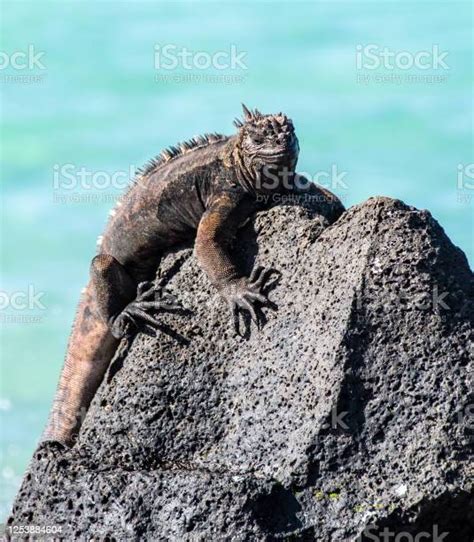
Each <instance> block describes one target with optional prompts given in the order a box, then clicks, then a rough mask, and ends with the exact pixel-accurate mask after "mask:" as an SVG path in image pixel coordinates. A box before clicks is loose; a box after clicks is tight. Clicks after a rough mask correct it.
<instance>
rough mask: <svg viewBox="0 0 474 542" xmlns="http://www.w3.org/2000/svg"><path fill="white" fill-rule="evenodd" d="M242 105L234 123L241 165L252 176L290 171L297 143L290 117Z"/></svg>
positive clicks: (295, 157) (293, 164)
mask: <svg viewBox="0 0 474 542" xmlns="http://www.w3.org/2000/svg"><path fill="white" fill-rule="evenodd" d="M242 107H243V112H244V114H243V120H240V119H236V120H235V121H234V125H235V126H236V127H237V128H238V129H239V132H238V134H237V150H238V155H239V161H240V162H241V163H242V166H243V168H244V169H245V170H246V171H247V172H248V173H250V176H252V177H253V178H255V179H261V178H262V176H263V178H265V177H266V176H267V174H270V175H272V174H273V175H275V173H277V174H278V173H281V172H283V173H284V172H288V173H290V174H291V173H293V172H294V170H295V167H296V162H297V160H298V153H299V145H298V138H297V137H296V135H295V130H294V127H293V122H292V121H291V119H289V118H288V117H287V116H286V115H284V114H283V113H278V114H276V115H264V114H262V113H260V111H258V110H257V109H254V110H253V111H251V110H249V109H248V108H247V107H246V106H245V105H243V104H242Z"/></svg>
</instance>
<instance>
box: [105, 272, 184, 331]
mask: <svg viewBox="0 0 474 542" xmlns="http://www.w3.org/2000/svg"><path fill="white" fill-rule="evenodd" d="M156 309H161V310H162V311H170V312H173V311H177V310H182V309H183V306H182V305H181V304H180V303H179V301H178V300H177V299H176V297H175V296H174V295H172V294H170V293H169V292H167V291H166V290H165V289H164V288H157V287H156V285H155V284H154V283H153V282H150V281H146V282H140V284H139V285H138V287H137V297H136V298H135V299H134V301H132V302H131V303H129V304H128V305H127V306H126V307H125V308H124V309H123V310H122V312H121V313H120V314H119V315H118V316H117V317H116V318H115V319H114V321H113V323H112V327H111V331H112V335H113V336H114V337H116V338H117V339H121V338H122V337H128V336H130V335H131V334H132V332H133V331H134V328H135V329H137V328H139V322H140V321H141V322H144V323H145V324H146V326H147V327H148V328H151V329H153V330H155V332H157V330H158V328H159V326H160V321H159V320H157V319H156V318H154V317H153V316H152V315H151V314H150V312H152V311H153V310H156Z"/></svg>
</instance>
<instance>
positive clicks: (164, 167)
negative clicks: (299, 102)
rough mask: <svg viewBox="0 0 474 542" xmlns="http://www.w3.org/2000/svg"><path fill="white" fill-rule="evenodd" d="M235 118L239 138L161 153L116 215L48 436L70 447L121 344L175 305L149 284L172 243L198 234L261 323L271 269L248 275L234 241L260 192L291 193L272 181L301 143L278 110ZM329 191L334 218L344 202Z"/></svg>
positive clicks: (201, 252)
mask: <svg viewBox="0 0 474 542" xmlns="http://www.w3.org/2000/svg"><path fill="white" fill-rule="evenodd" d="M234 124H235V125H236V126H237V128H238V133H237V134H236V135H235V136H232V137H226V136H219V135H217V134H214V135H211V136H205V137H202V138H198V139H197V140H196V139H195V140H193V141H191V142H189V143H185V144H182V145H181V146H180V148H179V149H177V148H171V149H170V150H168V151H164V153H162V155H161V156H160V158H159V159H157V160H155V161H152V162H151V163H150V164H149V165H148V167H147V168H146V169H145V170H144V171H142V172H140V173H139V175H138V177H137V180H136V183H135V184H134V185H133V186H132V188H131V189H130V190H129V191H128V192H127V194H125V196H124V197H123V199H122V201H121V203H120V204H119V205H118V206H117V207H116V209H115V210H114V211H113V215H112V217H111V218H110V220H109V222H108V224H107V226H106V229H105V231H104V234H103V237H102V242H101V244H100V248H99V251H98V255H97V256H96V257H95V258H94V259H93V260H92V263H91V274H90V281H89V283H88V285H87V287H86V288H85V290H84V293H83V295H82V298H81V301H80V303H79V306H78V310H77V315H76V319H75V323H74V326H73V331H72V333H71V337H70V340H69V344H68V349H67V354H66V360H65V364H64V367H63V370H62V373H61V376H60V380H59V385H58V391H57V394H56V397H55V400H54V403H53V408H52V412H51V416H50V420H49V423H48V425H47V427H46V430H45V432H44V435H43V441H54V442H57V443H60V444H63V445H72V444H73V443H74V440H75V438H76V435H77V433H78V431H79V429H80V426H81V423H82V419H83V417H84V415H85V413H86V411H87V409H88V407H89V404H90V402H91V400H92V398H93V397H94V395H95V393H96V391H97V388H98V387H99V385H100V383H101V381H102V379H103V377H104V374H105V371H106V370H107V368H108V366H109V363H110V360H111V359H112V357H113V355H114V352H115V350H116V348H117V346H118V343H119V340H120V339H121V338H122V337H124V336H126V335H129V334H131V333H133V332H134V331H136V330H137V329H138V328H139V327H140V326H141V325H145V326H146V327H148V328H150V327H154V326H156V323H157V321H156V319H155V317H154V316H153V313H154V312H156V311H157V310H160V309H163V310H173V309H176V304H174V303H173V302H170V301H169V300H168V301H167V300H163V299H156V296H155V295H154V294H155V290H154V286H153V284H151V283H150V282H149V281H151V280H153V279H154V277H155V275H156V270H157V267H158V265H159V262H160V257H161V255H162V254H163V252H164V251H165V250H166V249H168V248H170V247H172V246H174V245H176V244H178V243H182V242H186V241H189V240H192V239H195V254H196V256H197V258H198V261H199V263H200V265H201V267H202V269H203V270H204V271H205V273H206V274H207V276H208V277H209V279H210V281H211V282H212V284H213V285H214V286H215V287H216V288H217V290H218V291H219V292H220V294H221V295H222V296H223V297H224V298H225V299H226V300H227V301H228V303H229V305H230V307H231V310H232V311H233V313H235V312H238V311H248V312H249V313H250V316H251V317H252V319H253V320H254V321H257V318H258V315H257V310H256V309H257V308H258V307H259V306H263V305H264V304H265V303H266V302H267V301H268V300H267V298H266V296H265V295H264V294H263V293H262V288H263V287H264V286H265V282H266V281H267V279H268V276H269V270H265V269H262V268H257V269H254V271H253V272H252V274H251V276H250V277H245V276H243V275H242V274H241V273H239V271H238V269H237V268H236V267H235V265H234V262H233V261H232V259H231V258H230V256H229V253H228V250H227V246H228V243H229V241H230V240H231V239H232V238H233V237H234V235H235V233H236V231H237V229H238V228H239V226H241V225H242V223H244V222H246V220H247V219H248V218H249V217H250V215H252V214H253V213H254V212H255V211H256V210H258V209H260V208H262V204H261V203H259V201H258V199H259V198H258V197H257V196H258V195H267V196H268V195H271V194H272V193H273V192H283V193H284V192H291V191H292V188H288V187H285V186H282V183H279V185H278V186H273V185H274V183H270V184H269V183H267V182H265V181H266V180H268V175H269V173H275V172H280V171H285V172H289V173H288V175H287V177H288V176H289V178H290V179H291V176H292V175H293V174H294V169H295V166H296V161H297V158H298V151H299V147H298V140H297V138H296V135H295V134H294V129H293V125H292V123H291V121H290V120H289V119H288V118H287V117H286V116H284V115H282V114H281V113H280V114H279V115H262V114H261V113H259V112H258V111H254V112H251V111H249V110H248V109H247V108H246V107H245V106H244V122H241V121H239V120H237V121H236V122H235V123H234ZM270 185H271V188H269V186H270ZM312 190H313V191H314V190H317V189H315V188H313V189H312ZM327 197H328V202H327V205H328V207H331V206H332V207H333V215H334V216H333V218H334V220H335V219H336V218H337V217H338V216H339V214H340V213H341V212H342V210H343V207H342V204H341V203H340V202H339V201H338V200H337V198H335V197H334V196H333V195H332V194H330V193H328V194H327Z"/></svg>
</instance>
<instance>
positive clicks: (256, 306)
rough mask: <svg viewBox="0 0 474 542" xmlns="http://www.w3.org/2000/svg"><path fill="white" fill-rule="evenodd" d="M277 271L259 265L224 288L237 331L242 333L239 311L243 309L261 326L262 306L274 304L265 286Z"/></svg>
mask: <svg viewBox="0 0 474 542" xmlns="http://www.w3.org/2000/svg"><path fill="white" fill-rule="evenodd" d="M275 272H276V270H275V269H272V268H268V269H266V268H264V267H262V266H257V267H255V268H254V269H253V271H252V273H251V275H250V277H248V278H247V277H242V278H240V279H237V280H236V281H234V282H232V283H231V284H229V285H228V286H227V287H226V288H225V289H224V291H223V295H224V297H225V298H226V299H227V301H228V303H229V306H230V309H231V312H232V316H233V322H234V327H235V330H236V332H237V333H239V334H240V323H239V313H240V312H241V311H244V312H247V313H248V314H249V315H250V318H251V319H252V321H253V322H254V323H255V324H256V326H257V327H260V322H261V320H262V312H261V307H263V306H265V305H266V306H273V305H274V304H273V303H272V302H271V301H270V300H269V299H268V291H266V292H265V288H266V286H267V281H268V279H269V278H270V276H271V275H272V274H273V273H275Z"/></svg>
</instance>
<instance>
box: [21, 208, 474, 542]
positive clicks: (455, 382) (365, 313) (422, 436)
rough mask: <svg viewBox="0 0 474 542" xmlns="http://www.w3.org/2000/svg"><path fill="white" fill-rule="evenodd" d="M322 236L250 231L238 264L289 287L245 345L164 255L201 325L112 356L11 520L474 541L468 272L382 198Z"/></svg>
mask: <svg viewBox="0 0 474 542" xmlns="http://www.w3.org/2000/svg"><path fill="white" fill-rule="evenodd" d="M326 226H327V223H325V220H324V219H322V217H320V216H318V214H317V213H314V212H312V211H311V210H310V209H308V208H303V207H299V206H294V205H285V206H281V207H276V208H273V209H271V210H270V211H267V212H264V213H260V214H259V215H258V216H257V217H256V219H255V220H254V221H253V223H252V224H250V225H249V226H248V227H246V228H245V230H243V231H242V233H241V235H240V237H239V238H238V240H237V241H236V245H235V249H234V252H235V255H236V258H237V259H238V260H239V261H241V262H242V264H243V267H244V268H245V269H246V270H247V271H248V270H249V269H250V268H251V267H252V266H253V265H255V263H258V264H263V265H272V266H274V267H275V268H277V269H278V270H279V271H280V272H281V278H280V281H279V283H278V284H276V286H275V288H274V289H273V290H272V293H271V294H270V296H271V298H272V299H273V300H274V302H275V304H276V305H277V306H278V309H277V310H266V314H267V317H268V322H267V324H266V325H265V326H264V327H263V329H261V330H260V331H253V332H252V333H251V335H250V337H248V336H246V337H237V336H235V334H234V332H233V330H232V327H231V325H230V322H229V318H228V312H227V307H226V306H225V305H224V303H223V302H222V301H221V300H220V299H219V298H218V297H217V296H216V295H215V292H214V291H213V290H212V288H211V287H210V285H209V283H208V282H207V280H206V278H205V277H204V275H203V274H202V272H201V271H200V270H199V268H198V266H197V263H196V261H195V259H194V258H193V257H192V251H191V250H190V249H189V248H183V249H180V250H179V251H177V252H175V253H174V254H170V255H168V256H167V257H166V259H165V261H164V262H163V265H162V268H161V269H162V272H161V276H162V277H164V280H165V281H166V282H167V286H168V288H169V289H170V290H171V291H173V292H174V293H175V294H176V295H177V296H178V297H179V298H180V299H181V300H182V301H183V303H184V304H185V305H186V306H187V307H189V308H190V309H191V310H192V311H193V315H192V316H190V317H189V316H183V315H166V316H163V322H164V328H163V331H164V332H163V334H161V335H160V336H159V337H158V338H157V339H155V338H153V337H150V336H147V335H145V334H139V335H138V336H136V338H135V339H134V340H133V342H132V343H131V344H130V345H127V346H124V347H123V348H122V349H121V351H120V352H119V353H118V355H117V356H116V358H115V360H114V361H113V363H112V365H111V368H110V371H109V373H108V375H107V378H106V380H105V381H104V383H103V384H102V386H101V388H100V390H99V393H98V394H97V396H96V398H95V399H94V401H93V404H92V406H91V409H90V411H89V413H88V415H87V417H86V420H85V423H84V426H83V429H82V432H81V434H80V437H79V441H78V443H77V445H76V447H75V448H74V449H73V450H71V451H69V452H67V453H64V454H63V455H62V457H58V456H57V453H55V452H54V451H53V450H52V449H49V448H46V449H43V450H40V451H38V452H37V453H36V454H35V457H34V458H33V461H32V464H31V466H30V469H29V473H28V474H27V476H26V477H25V480H24V482H23V485H22V488H21V490H20V492H19V495H18V497H17V500H16V503H15V506H14V509H13V514H12V517H11V518H10V523H14V524H34V525H55V526H61V527H62V533H63V536H64V538H65V539H67V540H104V539H105V540H120V541H121V540H179V541H186V540H203V541H210V540H236V541H241V540H242V541H243V540H249V541H250V540H251V541H255V540H279V539H283V540H318V541H324V542H327V541H334V542H336V541H337V542H341V541H349V540H355V539H356V538H357V537H359V539H360V540H362V541H363V540H376V539H377V538H374V537H375V536H377V535H378V533H379V532H383V529H387V528H389V529H390V530H391V532H393V533H402V532H404V533H411V534H412V535H413V534H416V533H420V532H427V533H429V534H430V535H431V538H426V537H425V538H422V540H436V539H437V538H436V537H435V536H436V533H439V534H438V536H441V534H442V533H445V532H448V531H449V535H447V536H444V537H442V538H439V539H440V540H444V541H456V542H464V541H466V542H467V541H471V540H472V537H473V533H474V506H473V504H474V501H473V496H472V495H473V494H472V489H473V487H472V485H473V484H472V474H473V472H472V455H471V454H472V443H473V429H474V427H473V426H474V422H473V418H474V412H473V410H474V407H473V403H474V401H473V396H472V380H470V379H471V378H472V368H473V366H472V353H470V352H469V344H470V343H469V341H470V333H471V332H472V320H473V296H472V273H471V271H470V269H469V266H468V264H467V261H466V258H465V256H464V254H463V253H462V252H461V251H460V250H459V249H458V248H456V247H455V246H453V245H452V243H451V242H450V241H449V239H448V238H447V237H446V235H445V233H444V231H443V230H442V228H441V227H440V226H439V225H438V224H437V222H436V221H435V220H434V219H433V218H432V217H431V216H430V214H429V213H428V212H427V211H419V210H416V209H414V208H412V207H408V206H406V205H404V204H403V203H401V202H399V201H394V200H391V199H388V198H372V199H370V200H368V201H367V202H365V203H364V204H362V205H359V206H356V207H353V208H351V209H350V210H348V211H347V212H346V213H344V215H343V216H342V217H341V218H340V219H339V220H338V221H337V222H336V223H335V224H333V225H332V226H330V227H326ZM321 232H322V233H321ZM471 344H472V343H471ZM470 393H471V395H469V394H470ZM364 530H365V531H364ZM361 533H362V534H361ZM392 536H394V535H392ZM382 540H383V538H382ZM386 540H394V538H393V537H392V538H388V539H386ZM402 540H403V541H405V540H407V538H402Z"/></svg>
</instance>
